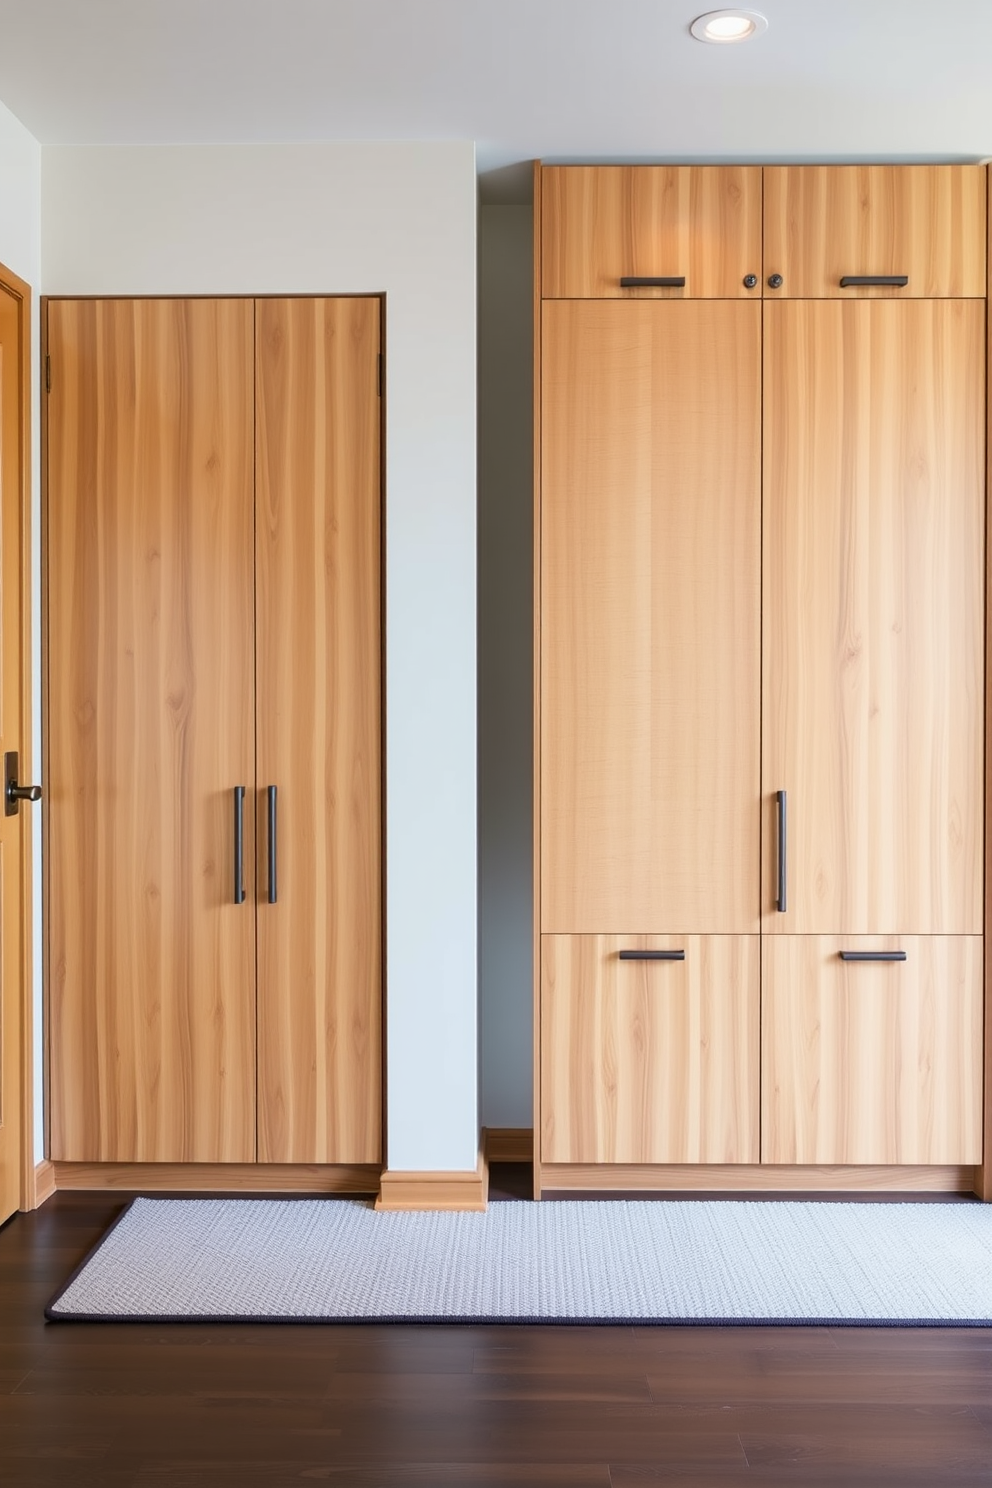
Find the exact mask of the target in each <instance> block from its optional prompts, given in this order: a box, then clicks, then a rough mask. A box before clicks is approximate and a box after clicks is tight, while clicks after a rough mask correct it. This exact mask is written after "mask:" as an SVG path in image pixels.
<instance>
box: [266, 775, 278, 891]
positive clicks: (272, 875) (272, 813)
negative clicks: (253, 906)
mask: <svg viewBox="0 0 992 1488" xmlns="http://www.w3.org/2000/svg"><path fill="white" fill-rule="evenodd" d="M266 795H267V796H268V807H269V813H268V814H269V903H270V904H275V902H276V788H275V786H274V785H270V786H269V787H268V789H267V790H266Z"/></svg>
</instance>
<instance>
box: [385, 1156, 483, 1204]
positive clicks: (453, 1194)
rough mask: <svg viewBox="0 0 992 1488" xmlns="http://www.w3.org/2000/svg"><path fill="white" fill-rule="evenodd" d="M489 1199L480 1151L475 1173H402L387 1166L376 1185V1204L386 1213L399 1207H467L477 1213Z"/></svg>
mask: <svg viewBox="0 0 992 1488" xmlns="http://www.w3.org/2000/svg"><path fill="white" fill-rule="evenodd" d="M488 1202H489V1163H488V1161H487V1158H486V1153H485V1150H484V1149H483V1150H481V1151H480V1152H479V1161H478V1165H477V1166H476V1169H475V1171H474V1172H471V1171H466V1172H455V1173H404V1172H390V1171H389V1169H388V1168H387V1169H386V1170H385V1171H384V1172H383V1174H382V1178H381V1181H380V1186H379V1197H378V1198H377V1199H376V1201H375V1207H376V1208H377V1209H382V1210H385V1211H387V1212H389V1211H396V1210H401V1209H453V1210H454V1209H467V1210H472V1211H474V1212H480V1211H482V1210H484V1209H485V1208H486V1205H487V1204H488Z"/></svg>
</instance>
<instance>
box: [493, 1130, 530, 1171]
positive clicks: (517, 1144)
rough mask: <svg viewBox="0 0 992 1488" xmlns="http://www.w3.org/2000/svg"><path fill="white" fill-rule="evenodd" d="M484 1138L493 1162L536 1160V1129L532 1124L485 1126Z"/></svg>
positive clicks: (526, 1161) (527, 1161)
mask: <svg viewBox="0 0 992 1488" xmlns="http://www.w3.org/2000/svg"><path fill="white" fill-rule="evenodd" d="M482 1140H483V1146H484V1148H485V1152H486V1158H487V1160H488V1161H489V1162H491V1163H494V1162H500V1163H529V1162H533V1161H534V1130H533V1128H532V1127H530V1126H484V1127H483V1128H482Z"/></svg>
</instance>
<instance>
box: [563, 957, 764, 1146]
mask: <svg viewBox="0 0 992 1488" xmlns="http://www.w3.org/2000/svg"><path fill="white" fill-rule="evenodd" d="M631 952H639V953H640V954H641V955H646V956H649V957H650V959H645V960H632V959H627V958H626V956H625V955H624V953H628V954H629V953H631ZM664 952H668V953H669V954H671V953H678V952H683V953H684V959H679V960H668V959H666V960H661V959H659V953H664ZM758 981H759V943H758V937H757V936H756V935H739V936H737V935H710V936H706V935H684V936H679V935H645V936H631V935H624V936H619V935H545V936H542V938H541V982H542V993H541V1113H542V1115H541V1155H542V1159H543V1161H544V1162H590V1163H593V1162H609V1163H689V1162H710V1163H748V1162H752V1163H753V1162H757V1161H758V1042H759V1041H758V998H759V990H758Z"/></svg>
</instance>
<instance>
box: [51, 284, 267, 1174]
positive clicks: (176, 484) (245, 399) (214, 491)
mask: <svg viewBox="0 0 992 1488" xmlns="http://www.w3.org/2000/svg"><path fill="white" fill-rule="evenodd" d="M48 346H49V351H50V356H51V392H50V395H49V400H48V496H47V546H48V571H47V578H48V697H47V705H48V706H47V719H48V734H47V738H48V779H49V818H48V820H49V839H48V845H49V899H48V910H49V968H50V970H49V979H50V1006H51V1076H52V1084H51V1090H52V1104H51V1111H52V1117H51V1120H52V1156H53V1157H55V1158H63V1159H74V1160H83V1161H117V1162H123V1161H131V1162H141V1161H144V1162H147V1161H171V1162H218V1161H232V1162H233V1161H239V1162H245V1161H251V1160H253V1159H254V1157H255V1122H254V1110H255V1078H254V1077H255V1039H254V1033H255V935H254V913H253V907H252V904H251V901H250V899H247V898H246V899H245V901H244V902H242V903H236V902H235V894H234V879H235V856H234V816H235V807H234V791H235V787H237V786H245V787H250V786H251V785H252V782H253V779H254V737H253V731H254V710H255V699H254V677H253V667H252V660H253V645H254V623H253V585H254V578H253V572H252V526H253V511H252V484H253V478H252V463H253V450H252V305H251V302H250V301H238V300H104V301H94V300H88V301H87V300H64V301H52V302H51V303H50V304H49V307H48ZM244 852H245V862H246V872H247V871H248V870H250V864H251V862H252V853H253V824H252V818H251V814H250V811H249V812H248V813H247V814H246V818H245V845H244Z"/></svg>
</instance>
